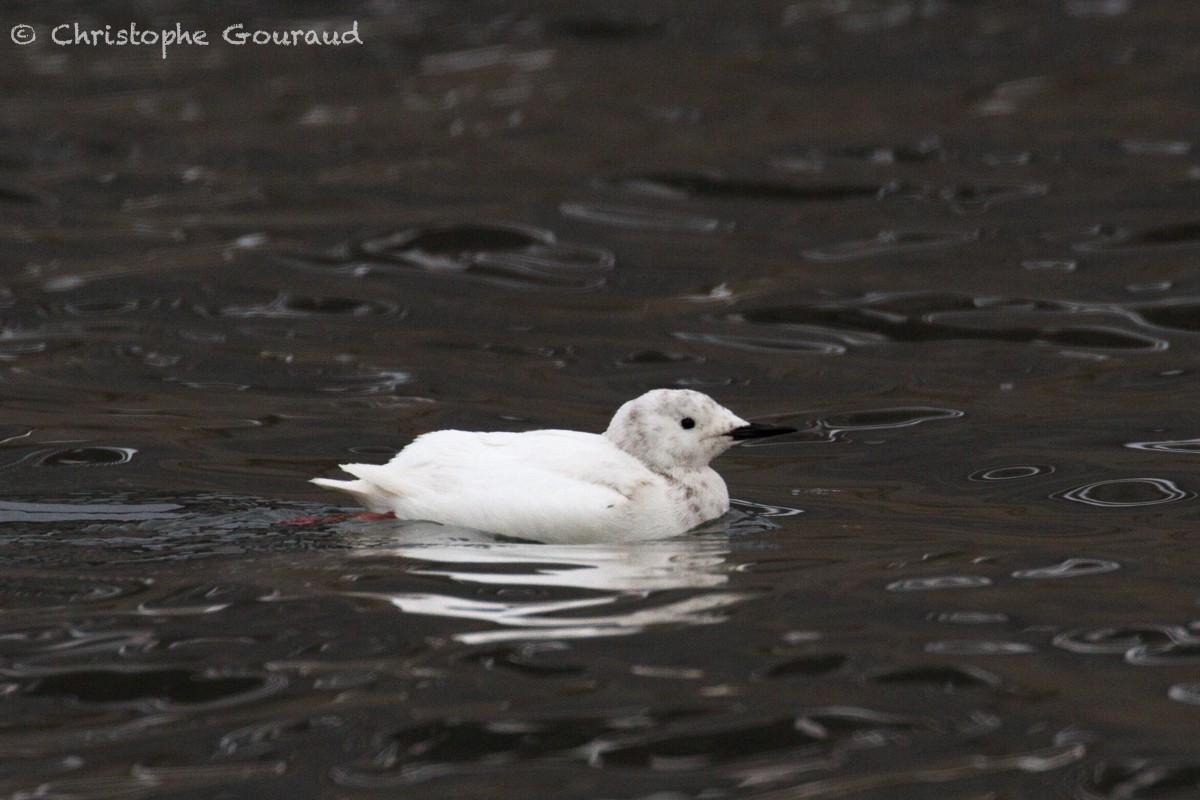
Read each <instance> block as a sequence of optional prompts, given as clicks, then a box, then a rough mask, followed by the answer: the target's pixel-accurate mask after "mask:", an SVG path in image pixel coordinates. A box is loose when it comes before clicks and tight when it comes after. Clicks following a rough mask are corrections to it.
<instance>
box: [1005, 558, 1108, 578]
mask: <svg viewBox="0 0 1200 800" xmlns="http://www.w3.org/2000/svg"><path fill="white" fill-rule="evenodd" d="M1120 568H1121V565H1120V564H1118V563H1117V562H1116V561H1107V560H1105V559H1102V558H1068V559H1067V560H1066V561H1063V562H1062V563H1059V564H1054V565H1052V566H1049V567H1034V568H1032V569H1019V570H1017V571H1016V572H1014V573H1013V574H1012V575H1013V577H1014V578H1032V579H1040V578H1075V577H1078V576H1081V575H1099V574H1101V573H1105V572H1115V571H1116V570H1118V569H1120Z"/></svg>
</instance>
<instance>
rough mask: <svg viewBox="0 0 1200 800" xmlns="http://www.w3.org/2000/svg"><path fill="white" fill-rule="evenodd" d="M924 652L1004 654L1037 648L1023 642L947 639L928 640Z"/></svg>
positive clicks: (963, 654) (940, 653)
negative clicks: (938, 640)
mask: <svg viewBox="0 0 1200 800" xmlns="http://www.w3.org/2000/svg"><path fill="white" fill-rule="evenodd" d="M924 649H925V652H926V653H937V654H939V655H952V656H1004V655H1020V654H1024V653H1033V652H1036V650H1037V648H1035V647H1034V646H1033V645H1029V644H1025V643H1024V642H994V641H986V640H975V639H949V640H945V641H940V642H929V643H928V644H926V645H925V648H924Z"/></svg>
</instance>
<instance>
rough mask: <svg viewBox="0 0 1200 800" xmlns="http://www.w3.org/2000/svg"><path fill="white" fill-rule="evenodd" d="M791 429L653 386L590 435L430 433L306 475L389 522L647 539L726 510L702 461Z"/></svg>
mask: <svg viewBox="0 0 1200 800" xmlns="http://www.w3.org/2000/svg"><path fill="white" fill-rule="evenodd" d="M794 430H795V428H788V427H783V426H778V425H763V424H757V423H751V422H747V421H746V420H744V419H742V418H741V417H739V416H737V415H736V414H734V413H733V412H732V411H730V410H729V409H727V408H724V407H722V406H721V405H719V404H718V403H717V402H716V401H715V400H713V399H712V398H711V397H709V396H708V395H705V394H702V393H700V392H696V391H692V390H690V389H655V390H653V391H650V392H647V393H646V394H643V395H642V396H640V397H637V398H634V399H633V400H630V401H629V402H627V403H625V404H624V405H622V406H621V407H620V408H619V409H617V413H616V414H615V415H614V416H613V418H612V422H611V423H610V424H609V426H608V429H607V430H605V431H604V433H602V434H597V433H582V432H580V431H568V430H535V431H526V432H523V433H506V432H491V433H479V432H471V431H459V430H444V431H435V432H433V433H426V434H423V435H421V436H418V437H417V438H416V439H414V440H413V441H412V443H411V444H409V445H408V446H407V447H405V448H404V449H403V450H401V451H400V452H399V453H398V454H397V455H396V456H395V457H394V458H392V460H391V461H389V462H388V463H386V464H382V465H376V464H342V465H341V469H342V470H344V471H345V472H348V473H350V474H351V475H353V476H354V477H355V478H356V480H348V481H347V480H341V481H339V480H330V479H328V478H314V479H313V481H312V482H313V483H315V484H317V485H319V486H324V487H327V488H330V489H337V490H339V491H343V492H347V493H349V494H350V495H352V496H353V497H355V498H356V499H357V500H358V501H359V502H361V503H362V504H363V505H364V506H366V508H367V510H368V511H371V512H374V513H377V514H394V515H395V516H396V517H398V518H400V519H412V520H428V521H432V522H439V523H442V524H444V525H455V526H462V527H467V528H475V529H478V530H483V531H488V532H491V533H498V534H503V535H505V536H512V537H516V538H522V539H534V540H538V541H546V542H560V543H568V542H595V541H614V540H623V539H631V540H632V539H658V538H665V537H669V536H676V535H678V534H681V533H684V532H686V531H689V530H691V529H692V528H694V527H696V526H697V525H699V524H701V523H703V522H707V521H708V520H711V519H715V518H717V517H719V516H721V515H722V514H724V513H725V512H726V511H728V510H729V492H728V490H727V489H726V487H725V481H724V480H722V479H721V476H720V475H718V474H717V473H716V471H715V470H713V469H712V468H711V467H710V466H709V465H708V464H709V462H710V461H711V460H712V459H713V458H715V457H716V456H718V455H720V454H721V453H723V452H725V450H727V449H729V447H731V446H732V445H734V444H736V443H738V442H741V441H745V440H747V439H757V438H760V437H764V436H775V435H778V434H783V433H791V432H793V431H794Z"/></svg>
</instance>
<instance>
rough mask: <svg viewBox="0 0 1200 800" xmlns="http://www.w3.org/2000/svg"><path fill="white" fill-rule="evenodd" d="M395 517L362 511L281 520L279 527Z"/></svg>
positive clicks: (390, 514)
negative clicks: (359, 512) (358, 512)
mask: <svg viewBox="0 0 1200 800" xmlns="http://www.w3.org/2000/svg"><path fill="white" fill-rule="evenodd" d="M395 518H396V515H395V514H393V513H392V512H390V511H389V512H388V513H386V514H376V513H373V512H371V511H364V512H362V513H361V514H328V515H326V516H323V517H296V518H295V519H285V520H282V521H281V522H280V523H279V524H280V525H320V524H323V523H326V522H342V521H344V520H348V519H360V520H363V521H365V522H374V521H376V520H381V519H395Z"/></svg>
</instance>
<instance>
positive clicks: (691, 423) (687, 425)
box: [679, 417, 696, 431]
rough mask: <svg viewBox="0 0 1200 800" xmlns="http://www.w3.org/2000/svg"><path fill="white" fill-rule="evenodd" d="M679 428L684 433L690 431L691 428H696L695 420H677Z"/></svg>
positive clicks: (689, 418) (687, 418)
mask: <svg viewBox="0 0 1200 800" xmlns="http://www.w3.org/2000/svg"><path fill="white" fill-rule="evenodd" d="M679 427H681V428H683V429H684V430H685V431H690V430H691V429H692V428H694V427H696V420H694V419H692V418H691V417H684V418H683V419H681V420H679Z"/></svg>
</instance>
